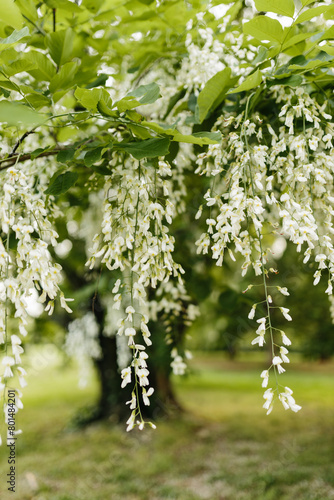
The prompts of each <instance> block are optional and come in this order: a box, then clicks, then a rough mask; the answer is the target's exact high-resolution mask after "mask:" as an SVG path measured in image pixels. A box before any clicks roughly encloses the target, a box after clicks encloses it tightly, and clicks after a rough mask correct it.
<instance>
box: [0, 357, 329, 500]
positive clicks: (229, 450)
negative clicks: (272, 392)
mask: <svg viewBox="0 0 334 500" xmlns="http://www.w3.org/2000/svg"><path fill="white" fill-rule="evenodd" d="M263 366H264V365H263V362H261V359H257V356H256V355H254V356H249V355H248V356H247V357H246V356H244V358H243V357H241V358H240V359H238V360H237V361H229V360H227V359H226V358H225V357H224V355H223V354H221V353H214V354H198V355H196V356H195V359H194V360H193V361H192V363H191V374H190V375H189V376H187V377H186V378H178V379H175V387H176V392H177V395H178V398H179V400H180V401H181V403H182V406H183V408H184V412H183V414H182V415H181V416H180V415H175V416H174V417H172V418H171V419H170V420H168V421H167V420H161V421H158V422H156V424H157V429H156V430H151V429H149V428H148V429H147V430H144V431H142V432H140V431H137V430H135V431H132V432H131V433H126V432H125V427H124V426H123V425H115V424H114V423H113V422H112V421H110V422H105V423H102V424H101V423H100V424H94V425H92V426H90V427H88V428H86V429H85V430H74V429H73V428H71V426H70V425H69V423H70V421H71V418H73V416H74V414H76V413H77V412H78V411H80V408H83V407H85V406H87V405H89V404H92V403H93V402H94V399H95V398H96V393H97V384H96V381H92V382H90V383H89V385H88V386H87V387H86V388H85V389H84V390H79V389H78V388H77V372H76V369H75V368H73V367H71V366H60V367H53V368H51V369H44V370H40V371H39V372H35V374H34V375H31V376H30V379H29V385H28V387H27V388H26V389H25V394H24V399H23V401H24V404H25V408H24V410H22V411H21V412H20V413H19V414H18V416H17V423H18V427H20V428H21V429H23V431H24V432H23V434H21V435H19V436H18V439H17V448H16V452H17V464H16V465H17V468H16V476H17V480H16V493H11V492H8V491H7V490H6V488H7V487H6V485H5V481H6V479H5V475H6V473H7V472H8V464H7V454H8V450H7V448H6V446H2V447H1V449H0V461H1V473H0V480H1V484H0V488H1V490H0V491H1V494H0V497H1V500H7V499H14V498H17V499H19V500H109V499H110V500H162V499H171V500H199V499H208V500H278V499H279V500H297V499H300V500H330V499H334V377H333V375H334V364H333V363H329V364H311V363H305V362H301V361H298V360H297V359H296V360H295V361H294V362H293V363H291V366H289V367H288V368H289V370H288V373H286V374H284V375H282V376H281V377H282V378H281V380H282V383H283V384H284V385H287V386H289V387H291V388H292V389H293V390H294V396H295V397H296V401H297V403H298V404H301V405H302V406H303V409H302V411H300V412H299V413H292V412H290V411H285V410H284V409H283V408H282V407H281V404H280V403H279V402H276V404H275V407H274V410H273V412H272V414H271V415H269V416H266V414H265V411H264V410H263V409H262V404H263V400H262V392H263V391H262V388H261V380H260V378H259V373H260V370H261V369H262V368H263Z"/></svg>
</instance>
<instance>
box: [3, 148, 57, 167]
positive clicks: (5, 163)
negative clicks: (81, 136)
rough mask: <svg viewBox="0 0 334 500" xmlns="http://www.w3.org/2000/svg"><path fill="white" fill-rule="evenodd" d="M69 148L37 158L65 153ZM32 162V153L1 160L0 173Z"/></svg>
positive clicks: (54, 150)
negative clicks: (14, 166) (20, 164)
mask: <svg viewBox="0 0 334 500" xmlns="http://www.w3.org/2000/svg"><path fill="white" fill-rule="evenodd" d="M66 149H67V148H61V149H53V150H52V151H43V152H42V153H41V154H39V155H38V157H36V158H42V157H43V156H44V157H45V156H55V155H57V154H58V153H59V151H64V150H66ZM27 160H31V153H26V154H24V155H15V156H12V155H10V156H8V157H7V158H0V171H1V170H5V169H6V168H9V167H12V166H13V165H15V164H16V163H22V162H24V161H27Z"/></svg>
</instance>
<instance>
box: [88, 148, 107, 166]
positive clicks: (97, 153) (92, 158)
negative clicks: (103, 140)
mask: <svg viewBox="0 0 334 500" xmlns="http://www.w3.org/2000/svg"><path fill="white" fill-rule="evenodd" d="M103 149H104V148H95V149H90V150H89V151H87V152H86V154H85V156H84V163H85V165H86V167H91V166H92V165H94V163H96V162H98V161H99V160H101V153H102V151H103Z"/></svg>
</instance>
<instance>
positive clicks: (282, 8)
mask: <svg viewBox="0 0 334 500" xmlns="http://www.w3.org/2000/svg"><path fill="white" fill-rule="evenodd" d="M255 7H256V8H257V10H258V11H264V12H275V13H276V14H281V15H282V16H288V17H293V15H294V13H295V4H294V2H293V0H255Z"/></svg>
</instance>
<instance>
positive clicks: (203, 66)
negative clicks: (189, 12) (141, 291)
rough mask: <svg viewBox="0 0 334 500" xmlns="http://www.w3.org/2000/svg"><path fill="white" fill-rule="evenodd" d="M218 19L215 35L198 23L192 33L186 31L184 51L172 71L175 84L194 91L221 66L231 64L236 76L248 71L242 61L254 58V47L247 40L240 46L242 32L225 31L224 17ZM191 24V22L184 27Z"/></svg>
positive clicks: (189, 26) (221, 68) (222, 67)
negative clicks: (177, 65)
mask: <svg viewBox="0 0 334 500" xmlns="http://www.w3.org/2000/svg"><path fill="white" fill-rule="evenodd" d="M221 23H222V24H221V26H220V34H219V36H217V34H216V33H214V32H213V30H212V29H211V28H209V27H205V26H203V27H199V28H198V29H197V30H196V35H195V36H194V37H193V36H192V34H191V33H188V34H187V38H186V42H185V46H186V49H187V52H188V54H187V57H185V58H184V59H183V61H182V65H181V68H180V70H179V72H178V73H177V75H176V79H177V82H178V84H179V85H183V86H184V87H185V88H187V89H190V90H191V89H195V90H196V91H198V90H201V89H202V88H203V87H204V85H205V84H206V82H207V81H208V80H210V78H212V77H213V76H214V75H215V74H216V73H217V72H219V71H221V70H223V69H224V68H231V70H232V72H233V74H236V75H239V76H240V75H243V76H246V75H247V74H248V73H249V72H250V71H251V65H247V64H244V63H245V60H246V61H247V62H249V61H252V60H253V59H254V58H255V54H256V47H254V46H252V45H250V44H249V45H248V47H247V48H244V47H245V35H244V34H243V33H239V32H238V31H237V30H235V31H230V30H228V32H226V31H225V29H226V18H224V20H223V21H222V22H221ZM192 27H193V23H192V22H191V23H190V24H189V25H188V30H191V29H192ZM223 37H224V39H222V38H223ZM194 39H195V40H194Z"/></svg>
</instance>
